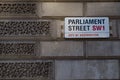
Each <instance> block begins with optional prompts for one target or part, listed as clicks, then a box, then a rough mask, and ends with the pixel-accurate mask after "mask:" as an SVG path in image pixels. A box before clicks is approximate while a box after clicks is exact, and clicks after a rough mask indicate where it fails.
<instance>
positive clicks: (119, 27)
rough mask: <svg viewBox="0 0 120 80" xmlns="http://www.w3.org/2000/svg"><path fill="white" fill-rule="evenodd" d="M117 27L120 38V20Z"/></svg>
mask: <svg viewBox="0 0 120 80" xmlns="http://www.w3.org/2000/svg"><path fill="white" fill-rule="evenodd" d="M117 26H118V36H119V38H120V20H117Z"/></svg>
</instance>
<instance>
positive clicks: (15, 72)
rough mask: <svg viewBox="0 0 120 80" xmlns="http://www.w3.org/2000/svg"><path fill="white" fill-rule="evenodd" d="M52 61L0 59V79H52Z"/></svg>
mask: <svg viewBox="0 0 120 80" xmlns="http://www.w3.org/2000/svg"><path fill="white" fill-rule="evenodd" d="M53 66H54V64H53V61H45V60H44V61H40V60H36V61H25V60H23V61H0V79H38V80H39V79H40V80H41V79H42V80H53V72H54V71H53Z"/></svg>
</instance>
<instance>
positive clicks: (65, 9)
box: [42, 2, 83, 16]
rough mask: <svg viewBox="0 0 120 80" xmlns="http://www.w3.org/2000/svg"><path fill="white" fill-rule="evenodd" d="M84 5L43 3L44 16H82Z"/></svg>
mask: <svg viewBox="0 0 120 80" xmlns="http://www.w3.org/2000/svg"><path fill="white" fill-rule="evenodd" d="M82 9H83V4H82V3H52V2H46V3H42V10H43V13H42V16H82V15H83V13H82V12H83V11H82Z"/></svg>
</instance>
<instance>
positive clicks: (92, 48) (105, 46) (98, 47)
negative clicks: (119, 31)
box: [86, 41, 120, 56]
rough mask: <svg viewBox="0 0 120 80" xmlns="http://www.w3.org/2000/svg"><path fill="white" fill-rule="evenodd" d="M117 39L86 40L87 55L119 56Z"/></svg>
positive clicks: (119, 43) (119, 46) (119, 44)
mask: <svg viewBox="0 0 120 80" xmlns="http://www.w3.org/2000/svg"><path fill="white" fill-rule="evenodd" d="M119 48H120V42H119V41H88V42H87V45H86V55H87V56H120V53H119Z"/></svg>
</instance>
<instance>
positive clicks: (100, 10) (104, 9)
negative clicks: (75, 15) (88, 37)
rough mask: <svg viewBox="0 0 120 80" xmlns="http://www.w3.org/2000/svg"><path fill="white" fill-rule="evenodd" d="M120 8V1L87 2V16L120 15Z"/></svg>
mask: <svg viewBox="0 0 120 80" xmlns="http://www.w3.org/2000/svg"><path fill="white" fill-rule="evenodd" d="M119 8H120V3H119V2H117V3H115V2H107V3H106V2H101V3H99V2H95V3H87V11H86V16H114V15H115V16H119V15H120V10H119Z"/></svg>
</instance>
